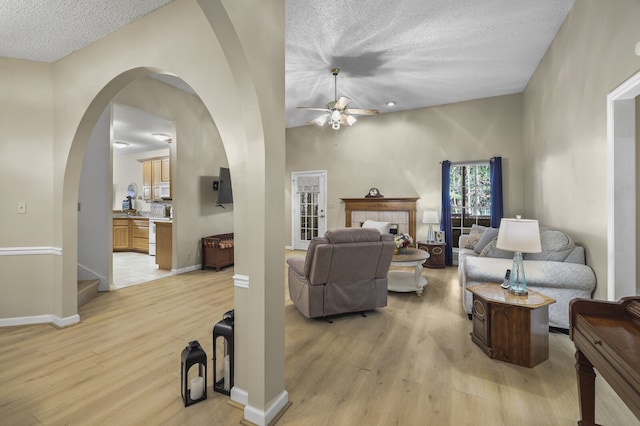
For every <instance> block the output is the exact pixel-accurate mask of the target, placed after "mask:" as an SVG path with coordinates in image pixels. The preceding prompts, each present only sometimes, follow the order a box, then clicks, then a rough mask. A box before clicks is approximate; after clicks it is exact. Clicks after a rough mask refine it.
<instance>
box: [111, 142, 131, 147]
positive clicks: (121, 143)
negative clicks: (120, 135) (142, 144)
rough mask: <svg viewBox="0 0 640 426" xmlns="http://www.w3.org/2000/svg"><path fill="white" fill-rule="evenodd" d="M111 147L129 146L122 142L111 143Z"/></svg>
mask: <svg viewBox="0 0 640 426" xmlns="http://www.w3.org/2000/svg"><path fill="white" fill-rule="evenodd" d="M113 146H115V147H116V148H126V147H128V146H129V144H128V143H127V142H122V141H113Z"/></svg>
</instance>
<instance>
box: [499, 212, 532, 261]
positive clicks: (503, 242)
mask: <svg viewBox="0 0 640 426" xmlns="http://www.w3.org/2000/svg"><path fill="white" fill-rule="evenodd" d="M496 247H497V248H499V249H501V250H508V251H519V252H522V253H540V252H541V251H542V247H541V246H540V229H539V228H538V221H537V220H532V219H502V220H501V221H500V230H499V231H498V241H497V243H496Z"/></svg>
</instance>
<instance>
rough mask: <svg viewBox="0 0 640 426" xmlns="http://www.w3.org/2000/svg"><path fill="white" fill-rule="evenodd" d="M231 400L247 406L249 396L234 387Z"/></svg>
mask: <svg viewBox="0 0 640 426" xmlns="http://www.w3.org/2000/svg"><path fill="white" fill-rule="evenodd" d="M231 400H232V401H233V402H237V403H238V404H240V405H247V404H248V403H249V394H248V393H247V391H246V390H244V389H240V388H239V387H237V386H234V387H232V388H231Z"/></svg>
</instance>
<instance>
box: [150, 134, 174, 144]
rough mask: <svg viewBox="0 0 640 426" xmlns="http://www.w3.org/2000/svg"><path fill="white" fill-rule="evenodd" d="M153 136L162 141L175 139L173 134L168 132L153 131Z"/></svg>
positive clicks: (169, 141) (168, 141)
mask: <svg viewBox="0 0 640 426" xmlns="http://www.w3.org/2000/svg"><path fill="white" fill-rule="evenodd" d="M151 136H153V137H154V138H156V139H157V140H159V141H161V142H167V143H171V142H172V141H173V138H172V137H171V135H168V134H166V133H152V134H151Z"/></svg>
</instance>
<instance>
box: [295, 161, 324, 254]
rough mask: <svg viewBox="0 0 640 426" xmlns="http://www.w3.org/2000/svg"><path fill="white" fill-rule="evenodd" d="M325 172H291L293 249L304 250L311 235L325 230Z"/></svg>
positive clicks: (316, 234)
mask: <svg viewBox="0 0 640 426" xmlns="http://www.w3.org/2000/svg"><path fill="white" fill-rule="evenodd" d="M326 192H327V172H326V171H309V172H293V173H291V207H292V215H291V217H292V221H291V223H292V237H293V249H294V250H306V249H307V248H308V247H309V242H310V241H311V239H312V238H313V237H317V236H318V235H324V233H325V231H326V230H327V220H326V211H327V202H326V200H327V197H326Z"/></svg>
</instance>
